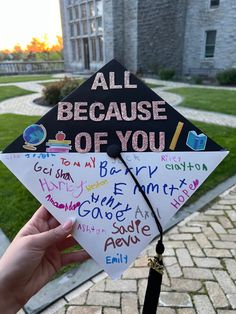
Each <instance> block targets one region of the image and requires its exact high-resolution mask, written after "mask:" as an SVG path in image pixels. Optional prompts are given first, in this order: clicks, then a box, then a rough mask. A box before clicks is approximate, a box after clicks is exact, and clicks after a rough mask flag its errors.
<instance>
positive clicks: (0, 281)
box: [0, 270, 21, 314]
mask: <svg viewBox="0 0 236 314" xmlns="http://www.w3.org/2000/svg"><path fill="white" fill-rule="evenodd" d="M3 272H4V270H0V296H1V297H0V309H1V313H4V314H15V313H17V312H18V311H19V310H20V309H21V305H20V304H19V303H18V302H17V300H16V299H15V298H14V295H13V294H12V292H11V291H9V290H8V288H7V281H6V280H5V279H4V273H3Z"/></svg>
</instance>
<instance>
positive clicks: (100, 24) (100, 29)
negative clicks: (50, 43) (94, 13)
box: [97, 17, 103, 33]
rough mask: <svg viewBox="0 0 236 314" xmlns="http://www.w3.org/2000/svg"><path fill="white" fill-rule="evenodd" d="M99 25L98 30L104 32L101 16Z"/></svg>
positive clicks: (98, 19)
mask: <svg viewBox="0 0 236 314" xmlns="http://www.w3.org/2000/svg"><path fill="white" fill-rule="evenodd" d="M97 25H98V32H99V33H102V32H103V27H102V18H101V17H98V18H97Z"/></svg>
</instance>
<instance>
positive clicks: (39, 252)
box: [0, 206, 89, 314]
mask: <svg viewBox="0 0 236 314" xmlns="http://www.w3.org/2000/svg"><path fill="white" fill-rule="evenodd" d="M73 224H74V222H73V221H72V220H69V221H68V222H66V223H65V224H64V225H60V224H59V223H58V221H57V220H56V219H55V218H54V217H52V216H51V214H50V213H49V212H48V211H47V210H46V208H45V207H43V206H41V207H40V208H39V209H38V210H37V211H36V213H35V214H34V215H33V217H32V218H31V219H30V220H29V221H28V223H27V224H26V225H25V226H24V227H23V228H22V229H21V230H20V231H19V233H18V234H17V235H16V237H15V239H14V240H13V241H12V243H11V244H10V246H9V247H8V249H7V250H6V252H5V254H4V255H3V257H2V258H1V260H0V296H1V297H0V308H1V311H3V312H2V313H5V314H8V313H16V312H17V311H18V310H19V309H20V308H21V307H22V306H23V305H24V304H25V303H26V302H27V301H28V300H29V299H30V298H31V297H32V296H33V295H34V294H35V293H36V292H37V291H39V290H40V289H41V288H42V287H43V286H44V285H45V284H46V283H47V282H48V281H49V280H50V279H51V278H52V276H53V275H54V274H55V273H56V272H57V271H58V270H59V269H60V268H61V267H63V266H65V265H68V264H70V263H77V262H82V261H84V260H86V259H88V258H89V255H88V253H87V252H86V251H85V250H80V251H77V252H71V253H63V252H62V251H63V250H64V249H66V248H69V247H71V246H74V245H75V244H76V241H75V240H74V239H73V237H72V236H70V233H71V231H72V229H73Z"/></svg>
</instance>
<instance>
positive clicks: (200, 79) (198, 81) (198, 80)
mask: <svg viewBox="0 0 236 314" xmlns="http://www.w3.org/2000/svg"><path fill="white" fill-rule="evenodd" d="M193 81H194V83H195V84H202V77H201V76H199V75H197V76H194V77H193Z"/></svg>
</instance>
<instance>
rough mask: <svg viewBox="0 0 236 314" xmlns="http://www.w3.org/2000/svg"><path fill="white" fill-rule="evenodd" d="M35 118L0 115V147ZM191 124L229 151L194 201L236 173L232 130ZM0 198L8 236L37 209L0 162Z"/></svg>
mask: <svg viewBox="0 0 236 314" xmlns="http://www.w3.org/2000/svg"><path fill="white" fill-rule="evenodd" d="M38 118H39V117H35V116H34V117H29V116H21V115H13V114H3V115H0V138H1V142H0V150H2V149H3V148H4V147H5V146H6V145H7V144H9V143H10V142H11V141H12V140H14V139H15V138H16V137H17V136H19V135H20V134H21V133H22V131H23V130H24V129H25V127H27V126H28V125H30V124H32V123H34V122H35V121H37V120H38ZM194 124H196V125H197V126H198V127H199V128H200V129H201V130H202V131H203V132H204V133H206V134H207V135H208V136H209V137H211V138H212V139H213V140H215V141H217V143H219V144H220V145H221V146H223V147H225V148H227V149H228V150H230V154H229V155H228V156H227V157H226V158H225V160H224V161H223V162H222V163H221V164H220V166H219V167H218V168H217V169H216V170H215V171H214V173H213V174H212V175H211V176H210V177H209V178H208V179H207V180H206V181H205V183H204V184H203V186H202V187H200V189H199V190H198V192H196V193H195V195H194V196H193V197H192V198H191V201H194V200H196V199H197V198H199V197H200V196H201V195H203V194H204V193H206V192H207V191H209V190H210V189H212V188H213V187H215V186H216V185H217V184H219V183H220V182H222V181H224V180H225V179H227V178H229V177H231V176H233V175H234V174H235V172H236V169H235V166H234V165H235V164H236V146H235V130H234V129H233V128H229V127H221V126H215V125H213V124H206V123H201V122H195V121H194ZM0 199H1V206H0V217H1V219H0V227H1V228H2V229H3V231H4V232H5V233H6V234H7V236H8V237H9V238H10V239H12V238H13V237H14V236H15V234H16V233H17V231H18V230H19V229H20V228H21V227H22V226H23V225H24V223H25V222H26V221H27V220H28V219H29V218H30V217H31V215H32V214H33V212H34V211H35V210H36V209H37V208H38V206H39V203H38V201H37V200H36V199H35V198H34V197H33V196H32V195H31V193H30V192H28V191H27V190H26V189H25V188H24V187H23V185H22V184H21V183H20V182H19V181H18V180H17V179H16V178H15V176H14V175H13V174H12V173H11V172H10V171H9V170H8V169H7V168H6V167H5V166H4V165H3V164H2V163H0Z"/></svg>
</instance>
